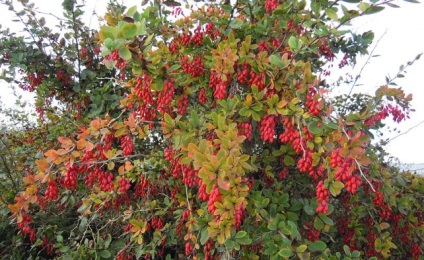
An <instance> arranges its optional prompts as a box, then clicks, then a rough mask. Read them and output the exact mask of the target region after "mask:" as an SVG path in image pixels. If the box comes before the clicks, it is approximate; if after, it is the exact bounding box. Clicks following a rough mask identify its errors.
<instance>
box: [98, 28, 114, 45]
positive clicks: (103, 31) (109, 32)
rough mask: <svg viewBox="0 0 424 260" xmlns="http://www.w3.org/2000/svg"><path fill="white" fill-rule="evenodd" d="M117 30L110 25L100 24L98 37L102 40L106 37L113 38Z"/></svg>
mask: <svg viewBox="0 0 424 260" xmlns="http://www.w3.org/2000/svg"><path fill="white" fill-rule="evenodd" d="M116 34H117V30H116V28H115V27H111V26H100V32H99V37H100V40H101V41H102V42H104V41H105V40H106V39H115V37H116Z"/></svg>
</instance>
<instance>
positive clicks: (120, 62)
mask: <svg viewBox="0 0 424 260" xmlns="http://www.w3.org/2000/svg"><path fill="white" fill-rule="evenodd" d="M107 61H116V65H115V67H116V68H117V69H120V70H123V69H125V67H126V66H127V63H126V61H125V60H124V59H123V58H121V57H119V52H118V50H114V51H113V52H112V53H110V54H108V55H107V56H106V57H105V58H104V60H103V63H106V62H107Z"/></svg>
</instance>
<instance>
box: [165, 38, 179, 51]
mask: <svg viewBox="0 0 424 260" xmlns="http://www.w3.org/2000/svg"><path fill="white" fill-rule="evenodd" d="M179 47H180V44H179V42H178V41H177V40H173V41H172V42H171V43H170V44H169V47H168V48H169V52H171V54H175V53H177V52H178V50H179Z"/></svg>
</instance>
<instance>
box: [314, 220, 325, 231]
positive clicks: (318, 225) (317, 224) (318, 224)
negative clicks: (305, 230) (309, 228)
mask: <svg viewBox="0 0 424 260" xmlns="http://www.w3.org/2000/svg"><path fill="white" fill-rule="evenodd" d="M314 228H315V229H317V230H322V229H323V228H324V222H322V220H321V219H320V218H315V220H314Z"/></svg>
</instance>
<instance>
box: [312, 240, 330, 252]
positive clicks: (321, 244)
mask: <svg viewBox="0 0 424 260" xmlns="http://www.w3.org/2000/svg"><path fill="white" fill-rule="evenodd" d="M308 247H309V249H310V250H312V251H323V250H324V249H326V248H327V245H326V244H325V243H324V242H322V241H316V242H314V243H312V244H309V246H308Z"/></svg>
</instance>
